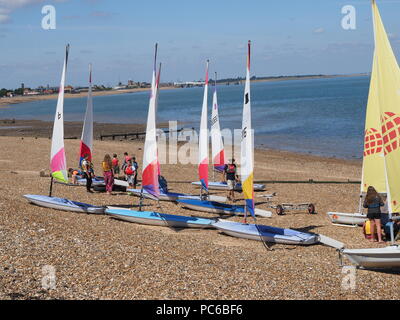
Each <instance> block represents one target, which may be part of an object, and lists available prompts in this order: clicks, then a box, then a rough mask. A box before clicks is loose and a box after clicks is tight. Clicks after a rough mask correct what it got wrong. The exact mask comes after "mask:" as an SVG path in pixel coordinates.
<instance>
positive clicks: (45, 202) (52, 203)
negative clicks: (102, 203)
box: [24, 194, 105, 214]
mask: <svg viewBox="0 0 400 320" xmlns="http://www.w3.org/2000/svg"><path fill="white" fill-rule="evenodd" d="M24 197H25V198H26V199H28V201H29V202H30V203H33V204H36V205H38V206H41V207H45V208H50V209H57V210H64V211H73V212H84V213H96V214H103V213H104V210H105V208H104V207H98V206H92V205H90V204H87V203H82V202H77V201H71V200H68V199H64V198H57V197H48V196H42V195H36V194H25V195H24Z"/></svg>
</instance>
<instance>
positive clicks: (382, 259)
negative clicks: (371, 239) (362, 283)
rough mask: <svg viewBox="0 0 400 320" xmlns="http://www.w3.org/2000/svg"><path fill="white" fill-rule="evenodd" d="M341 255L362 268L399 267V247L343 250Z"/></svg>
mask: <svg viewBox="0 0 400 320" xmlns="http://www.w3.org/2000/svg"><path fill="white" fill-rule="evenodd" d="M342 253H343V254H344V255H345V256H346V257H347V258H348V259H349V260H350V261H351V262H352V263H354V264H356V265H357V266H360V267H364V268H394V267H400V247H399V246H388V247H384V248H370V249H344V250H343V251H342Z"/></svg>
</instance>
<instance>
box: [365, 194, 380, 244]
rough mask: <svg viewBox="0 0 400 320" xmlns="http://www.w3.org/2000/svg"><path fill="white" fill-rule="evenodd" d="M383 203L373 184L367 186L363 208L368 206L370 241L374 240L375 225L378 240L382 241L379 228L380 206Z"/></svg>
mask: <svg viewBox="0 0 400 320" xmlns="http://www.w3.org/2000/svg"><path fill="white" fill-rule="evenodd" d="M384 205H385V204H384V202H383V200H382V198H381V196H380V195H379V194H378V192H377V191H376V190H375V188H374V187H373V186H369V187H368V189H367V195H366V196H365V200H364V208H368V212H367V218H368V219H369V223H370V230H371V234H372V237H371V239H370V241H376V239H375V236H374V233H375V232H374V230H375V226H376V233H377V235H378V242H383V241H382V230H381V207H383V206H384Z"/></svg>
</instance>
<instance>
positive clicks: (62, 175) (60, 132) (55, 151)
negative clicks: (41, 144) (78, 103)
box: [50, 45, 69, 182]
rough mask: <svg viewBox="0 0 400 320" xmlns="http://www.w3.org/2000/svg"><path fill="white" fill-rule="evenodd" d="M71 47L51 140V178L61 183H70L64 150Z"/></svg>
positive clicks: (62, 79)
mask: <svg viewBox="0 0 400 320" xmlns="http://www.w3.org/2000/svg"><path fill="white" fill-rule="evenodd" d="M68 52H69V45H67V47H66V49H65V59H64V65H63V70H62V75H61V83H60V88H59V92H58V100H57V109H56V114H55V117H54V126H53V135H52V139H51V153H50V170H51V176H52V177H53V178H54V179H56V180H59V181H61V182H68V175H67V164H66V163H67V161H66V158H65V149H64V87H65V73H66V71H67V64H68Z"/></svg>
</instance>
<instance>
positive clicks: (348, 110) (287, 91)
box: [0, 76, 369, 159]
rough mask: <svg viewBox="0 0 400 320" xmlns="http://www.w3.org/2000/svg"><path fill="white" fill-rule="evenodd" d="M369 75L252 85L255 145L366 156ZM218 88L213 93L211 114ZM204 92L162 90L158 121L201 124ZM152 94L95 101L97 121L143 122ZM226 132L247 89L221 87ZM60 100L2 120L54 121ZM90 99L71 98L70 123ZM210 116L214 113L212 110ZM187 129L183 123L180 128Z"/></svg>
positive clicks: (237, 123) (15, 110) (2, 113)
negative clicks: (364, 141) (365, 133)
mask: <svg viewBox="0 0 400 320" xmlns="http://www.w3.org/2000/svg"><path fill="white" fill-rule="evenodd" d="M368 86H369V77H367V76H364V77H340V78H332V79H311V80H291V81H279V82H258V83H252V85H251V98H252V118H253V128H254V130H255V144H256V146H265V147H269V148H274V149H281V150H288V151H295V152H303V153H311V154H316V155H323V156H334V157H337V158H347V159H355V158H361V156H362V148H363V131H364V121H365V108H366V103H367V97H368ZM212 92H213V87H212V86H210V90H209V111H210V109H211V101H212ZM202 98H203V88H187V89H174V90H161V91H160V95H159V106H158V121H159V122H165V121H168V120H177V121H179V122H184V126H185V127H195V128H197V127H198V126H199V121H200V113H201V105H202ZM148 99H149V93H148V92H138V93H129V94H121V95H113V96H98V97H94V98H93V103H94V112H95V116H94V118H95V121H97V122H105V123H142V122H144V121H145V119H146V117H147V108H148ZM218 104H219V112H220V122H221V128H222V129H223V128H230V129H238V128H241V117H242V107H243V86H242V85H230V86H218ZM55 108H56V100H46V101H36V102H29V103H22V104H17V105H13V106H11V107H10V108H6V109H0V118H1V119H4V118H15V119H39V120H49V121H52V120H53V117H54V112H55ZM85 108H86V98H75V99H66V100H65V104H64V111H65V120H66V121H82V120H83V116H84V112H85ZM210 112H211V111H210ZM181 126H182V125H181V124H179V123H178V127H181Z"/></svg>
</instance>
